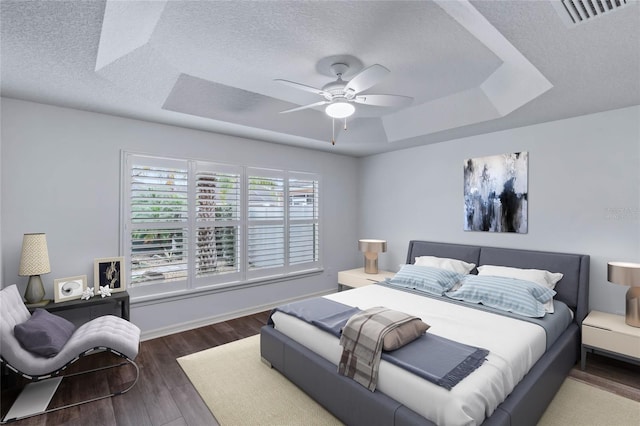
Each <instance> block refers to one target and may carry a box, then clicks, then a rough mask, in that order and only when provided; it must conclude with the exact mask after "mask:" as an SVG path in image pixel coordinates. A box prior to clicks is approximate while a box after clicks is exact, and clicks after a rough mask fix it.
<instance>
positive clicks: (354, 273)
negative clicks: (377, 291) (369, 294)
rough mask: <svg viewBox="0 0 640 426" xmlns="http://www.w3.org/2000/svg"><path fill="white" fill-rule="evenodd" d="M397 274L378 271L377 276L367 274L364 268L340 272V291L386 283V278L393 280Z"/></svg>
mask: <svg viewBox="0 0 640 426" xmlns="http://www.w3.org/2000/svg"><path fill="white" fill-rule="evenodd" d="M395 274H396V273H395V272H389V271H383V270H381V269H378V273H377V274H367V273H365V272H364V268H356V269H350V270H348V271H340V272H338V291H341V290H342V289H343V288H344V287H349V288H356V287H363V286H365V285H369V284H374V283H377V282H380V281H384V279H385V278H393V276H394V275H395Z"/></svg>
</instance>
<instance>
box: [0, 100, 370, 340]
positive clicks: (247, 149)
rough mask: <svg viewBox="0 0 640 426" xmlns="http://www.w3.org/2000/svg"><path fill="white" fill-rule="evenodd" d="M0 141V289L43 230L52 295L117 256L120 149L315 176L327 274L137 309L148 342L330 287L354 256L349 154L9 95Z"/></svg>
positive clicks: (353, 177)
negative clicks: (26, 240) (28, 237)
mask: <svg viewBox="0 0 640 426" xmlns="http://www.w3.org/2000/svg"><path fill="white" fill-rule="evenodd" d="M1 137H2V145H1V166H2V173H1V183H2V192H1V193H2V204H1V208H2V210H1V213H2V215H1V216H2V217H1V228H0V229H1V230H2V262H1V264H2V271H1V272H2V275H1V278H2V286H3V287H4V286H7V285H10V284H13V283H17V284H18V285H19V289H20V291H23V290H24V288H25V287H26V282H27V278H26V277H19V276H18V265H19V262H20V250H21V245H22V235H23V234H24V233H27V232H46V233H47V241H48V246H49V256H50V260H51V273H50V274H46V275H44V276H43V281H44V283H45V287H46V288H47V297H50V298H52V297H53V291H52V290H53V280H54V279H55V278H62V277H70V276H74V275H82V274H86V275H87V277H88V281H89V283H90V284H91V283H92V282H93V259H94V258H97V257H109V256H117V255H118V254H119V248H120V245H119V240H120V231H119V229H120V225H119V215H120V151H121V150H122V149H124V150H131V151H138V152H144V153H152V154H160V155H166V156H180V157H187V158H197V159H205V160H211V161H218V162H223V163H231V164H242V165H249V166H258V167H267V168H282V169H288V170H299V171H309V172H317V173H320V174H321V175H322V188H321V203H322V209H323V214H324V219H323V223H322V224H323V225H324V226H323V231H322V232H323V237H324V251H323V253H324V259H323V263H324V266H325V270H324V273H322V274H317V275H314V276H310V277H306V278H303V279H300V280H296V281H280V282H275V283H271V284H268V285H262V286H258V287H252V288H249V289H244V290H233V291H226V292H220V293H215V294H210V295H199V296H198V297H193V298H186V299H182V300H178V301H173V302H171V303H146V302H145V303H137V304H134V305H132V312H131V319H132V321H133V322H134V323H136V324H137V325H138V326H140V328H141V329H142V330H143V333H144V336H146V337H151V336H153V335H157V334H162V333H167V332H171V331H175V330H179V329H181V328H186V327H192V326H197V325H202V324H206V323H209V322H212V321H217V320H223V319H225V318H229V317H234V316H239V315H242V314H245V313H248V312H257V311H259V310H263V309H267V308H269V307H272V306H273V305H275V304H277V303H279V302H281V301H285V300H289V299H295V298H299V297H303V296H305V295H309V294H323V293H327V292H331V291H334V290H335V289H336V288H337V271H338V270H341V269H346V268H352V267H353V265H354V263H355V262H357V261H358V259H359V254H358V252H357V243H356V238H357V237H356V225H355V224H356V223H357V217H356V214H357V211H358V209H357V182H358V179H357V172H358V160H357V159H355V158H351V157H347V156H341V155H334V154H329V153H322V152H318V151H312V150H306V149H300V148H293V147H285V146H282V145H276V144H268V143H264V142H258V141H253V140H248V139H242V138H234V137H230V136H225V135H220V134H212V133H207V132H201V131H196V130H189V129H184V128H179V127H173V126H166V125H160V124H156V123H149V122H144V121H138V120H130V119H124V118H119V117H114V116H109V115H103V114H96V113H90V112H82V111H78V110H73V109H67V108H60V107H53V106H48V105H43V104H37V103H31V102H23V101H17V100H12V99H6V98H3V99H2V133H1Z"/></svg>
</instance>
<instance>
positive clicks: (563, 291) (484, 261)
mask: <svg viewBox="0 0 640 426" xmlns="http://www.w3.org/2000/svg"><path fill="white" fill-rule="evenodd" d="M418 256H438V257H449V258H452V259H459V260H464V261H465V262H469V263H475V264H476V265H477V266H480V265H500V266H511V267H514V268H534V269H545V270H547V271H551V272H561V273H562V274H564V276H563V277H562V279H561V280H560V281H559V282H558V284H556V287H555V291H556V292H557V293H558V294H557V295H556V299H558V300H561V301H562V302H564V303H566V304H567V305H568V306H569V307H570V308H571V309H573V311H574V313H575V316H574V319H575V321H576V322H577V323H578V324H581V323H582V320H583V319H584V317H585V316H586V315H587V313H588V312H589V256H588V255H585V254H569V253H554V252H546V251H535V250H520V249H508V248H498V247H483V246H473V245H464V244H449V243H439V242H433V241H417V240H412V241H410V242H409V251H408V253H407V263H414V261H415V258H416V257H418ZM474 271H475V270H474Z"/></svg>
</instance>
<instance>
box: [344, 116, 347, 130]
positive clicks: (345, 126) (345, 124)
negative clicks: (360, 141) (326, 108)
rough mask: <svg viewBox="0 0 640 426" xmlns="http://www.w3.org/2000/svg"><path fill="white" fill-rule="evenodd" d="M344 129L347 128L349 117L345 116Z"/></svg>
mask: <svg viewBox="0 0 640 426" xmlns="http://www.w3.org/2000/svg"><path fill="white" fill-rule="evenodd" d="M344 129H345V130H347V117H345V118H344Z"/></svg>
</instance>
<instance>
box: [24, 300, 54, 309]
mask: <svg viewBox="0 0 640 426" xmlns="http://www.w3.org/2000/svg"><path fill="white" fill-rule="evenodd" d="M49 302H51V299H42V300H41V301H39V302H36V303H29V302H27V301H25V302H24V304H25V306H26V307H27V308H29V309H35V308H43V307H45V306H47V305H48V304H49Z"/></svg>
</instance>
